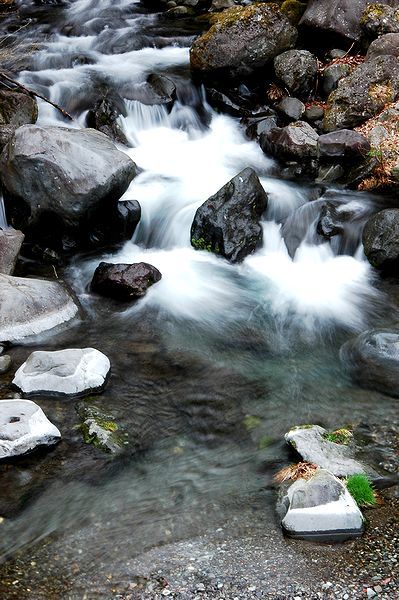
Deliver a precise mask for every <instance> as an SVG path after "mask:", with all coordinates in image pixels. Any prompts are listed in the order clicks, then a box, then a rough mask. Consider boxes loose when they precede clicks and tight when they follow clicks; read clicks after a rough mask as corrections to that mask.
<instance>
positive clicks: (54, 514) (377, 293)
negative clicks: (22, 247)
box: [0, 0, 398, 597]
mask: <svg viewBox="0 0 399 600" xmlns="http://www.w3.org/2000/svg"><path fill="white" fill-rule="evenodd" d="M21 4H22V3H21ZM99 5H100V6H99ZM21 10H22V11H23V13H22V14H23V16H24V18H26V19H29V18H30V16H31V15H33V14H34V15H35V17H38V18H37V19H35V20H34V21H33V22H32V23H31V24H30V25H29V26H28V27H26V29H25V30H24V33H22V32H21V34H20V35H21V36H22V35H23V36H24V42H25V43H31V42H32V43H34V44H35V51H34V52H33V53H32V55H31V56H29V57H28V59H27V65H26V69H25V70H21V72H20V74H19V81H20V82H21V83H23V84H24V85H26V86H28V87H31V88H33V89H35V90H37V91H39V92H40V93H42V94H45V95H47V96H48V97H49V98H50V99H51V100H52V101H53V102H56V103H59V104H60V105H61V106H63V107H64V108H65V109H66V110H67V111H68V112H70V113H71V114H73V116H74V117H75V120H74V121H73V123H72V125H71V123H70V122H68V121H67V120H66V119H65V118H63V117H62V115H60V113H59V112H57V111H56V110H55V109H54V108H53V107H51V106H50V105H48V104H46V103H44V102H41V101H39V119H38V124H46V125H57V126H64V127H71V126H72V127H83V126H85V119H86V116H87V111H88V110H89V108H90V106H91V104H90V101H91V98H93V96H94V95H95V93H96V90H98V89H99V88H101V87H102V86H105V87H106V88H107V89H110V90H113V91H115V92H116V93H118V94H120V95H121V96H122V97H124V98H125V108H126V116H125V117H120V126H121V128H122V129H123V131H124V133H125V135H126V137H127V139H128V141H129V142H130V144H131V147H130V148H127V147H125V146H120V149H121V150H123V151H124V152H126V153H127V154H128V155H129V156H130V157H131V158H132V159H133V160H134V161H135V162H136V164H137V165H138V167H139V168H140V173H139V175H138V176H137V177H136V178H135V179H134V180H133V182H132V183H131V185H130V187H129V189H128V190H127V192H126V193H125V195H124V196H123V199H129V200H133V199H134V200H138V201H139V203H140V205H141V208H142V218H141V222H140V224H139V226H138V228H137V230H136V232H135V234H134V237H133V239H132V240H131V241H129V242H127V243H126V244H124V246H123V247H122V248H120V249H119V250H115V251H114V252H102V253H91V254H89V255H84V256H78V257H75V258H74V259H73V260H72V261H71V262H70V263H69V264H68V266H67V267H66V268H65V269H64V270H63V271H62V272H61V273H58V275H59V276H60V277H62V278H63V279H65V281H66V282H67V283H68V284H69V285H70V286H71V288H72V289H73V291H74V293H75V294H76V296H77V298H78V299H79V302H80V304H81V306H82V311H81V318H80V319H78V320H76V321H74V322H73V323H72V324H69V325H68V327H64V328H63V329H61V330H59V331H56V332H49V333H46V334H45V335H42V336H41V337H40V339H37V340H35V344H34V345H33V343H30V344H25V345H23V344H22V345H19V346H16V347H14V348H12V349H11V355H12V358H13V361H14V366H15V367H17V366H19V365H20V364H21V363H22V361H24V360H25V359H26V357H27V356H28V355H29V354H30V352H32V350H33V349H35V348H38V349H39V348H40V349H61V348H66V347H94V348H97V349H98V350H101V351H102V352H104V353H105V354H106V355H107V356H108V357H109V358H110V361H111V365H112V376H111V378H110V381H109V384H108V386H107V387H106V389H105V391H104V393H102V394H101V395H99V396H96V397H93V398H89V399H88V400H87V401H88V402H92V403H94V404H95V405H96V406H98V407H99V408H101V409H102V410H104V411H105V412H107V413H108V414H110V415H112V417H113V418H114V419H115V421H116V422H117V423H118V424H119V425H120V426H121V427H122V428H123V430H124V431H126V432H127V439H128V445H127V450H126V453H125V454H124V455H123V456H122V457H118V458H112V457H110V456H109V455H105V454H103V453H101V452H100V451H99V450H97V449H95V448H93V447H92V446H88V445H85V444H84V442H83V440H82V437H81V433H80V431H79V429H78V428H77V427H78V424H79V417H78V414H77V412H76V411H75V401H72V400H65V399H57V400H55V399H49V398H44V399H43V401H40V402H39V404H40V406H41V407H42V408H43V410H44V411H45V412H46V414H47V415H48V416H49V418H50V419H51V421H52V422H53V423H55V424H56V425H57V427H59V429H60V430H61V432H62V435H63V440H62V442H61V443H60V444H59V445H58V446H57V447H55V448H54V449H53V450H52V451H50V452H46V453H43V454H38V455H32V456H29V457H25V458H22V459H19V460H18V461H15V463H14V464H11V466H10V465H7V466H4V465H1V467H0V476H1V480H2V483H1V498H0V515H3V516H4V517H5V519H6V520H5V522H4V523H3V524H2V525H1V527H2V531H1V540H0V560H1V559H4V558H6V557H10V556H12V555H13V554H14V553H15V552H17V551H19V550H21V549H25V550H26V549H29V548H30V547H32V546H33V545H34V544H37V543H40V544H42V543H44V541H45V540H47V539H48V538H47V536H49V535H50V534H52V535H56V536H57V538H56V539H57V540H58V541H57V542H56V543H55V546H56V547H60V548H61V553H62V551H64V552H65V556H68V551H67V548H70V547H72V546H73V547H76V548H77V547H79V554H80V555H81V561H82V564H84V565H85V566H84V568H85V569H86V571H87V570H90V569H91V570H92V571H98V572H99V573H102V574H104V576H105V574H108V572H109V571H110V570H111V571H112V569H113V568H114V564H115V560H116V558H115V553H117V555H118V561H119V562H120V563H122V562H126V561H127V560H128V558H129V559H130V558H133V557H135V556H138V555H139V554H140V553H142V552H144V551H147V550H148V549H150V548H153V547H156V546H160V545H163V544H167V543H172V542H177V541H178V540H189V539H191V538H193V537H194V536H199V535H201V534H202V533H204V532H205V531H208V530H209V529H213V528H214V529H215V530H216V529H217V528H218V527H221V526H222V525H223V523H226V522H227V523H228V522H230V523H231V522H233V521H234V522H235V523H236V524H237V531H239V529H240V528H239V524H240V515H243V517H242V518H243V519H245V521H246V522H247V520H248V514H252V515H253V517H252V518H253V519H254V520H256V519H258V516H257V515H258V513H260V512H261V513H262V523H263V524H264V525H265V526H266V527H268V526H270V527H275V526H276V523H277V518H276V516H275V514H274V505H275V495H274V490H273V485H272V478H273V474H274V473H275V471H276V470H277V469H278V468H279V467H280V466H284V465H286V464H287V462H288V461H289V460H290V457H289V453H288V450H287V449H286V448H285V445H284V440H283V436H284V433H285V432H286V431H287V430H288V429H289V428H290V427H291V426H293V425H296V424H300V423H309V422H311V423H319V424H321V425H323V426H325V427H327V428H331V429H335V428H338V427H340V426H343V425H346V424H351V425H353V426H355V427H357V426H359V425H365V424H366V425H373V426H374V425H375V426H377V427H383V426H388V425H392V424H395V425H397V424H398V414H397V400H395V399H394V398H390V397H388V396H385V395H383V394H380V393H378V392H373V391H368V390H362V389H360V388H358V387H357V386H355V385H354V384H352V383H351V381H350V379H349V378H348V376H347V375H346V373H345V370H344V368H343V366H342V365H341V364H340V360H339V348H340V346H341V345H342V344H343V343H344V342H345V341H346V340H348V339H349V338H350V337H351V336H353V335H355V334H356V333H358V332H361V331H364V330H365V329H368V328H372V327H375V326H376V327H381V326H387V327H392V326H395V325H396V324H397V322H398V309H397V305H396V296H397V290H396V286H395V284H394V283H392V282H390V281H384V282H378V281H377V279H376V276H375V274H374V273H373V270H372V268H371V266H370V265H369V263H368V262H367V261H366V259H365V258H364V256H363V252H362V247H361V243H360V239H361V230H362V226H363V224H364V222H365V220H366V219H367V217H368V215H370V213H371V212H373V210H375V205H376V204H378V205H382V206H383V205H384V204H386V203H388V200H387V199H382V198H378V197H374V196H372V195H369V194H367V193H360V192H352V191H347V190H340V189H330V190H328V191H327V192H326V194H329V195H330V197H331V198H334V199H336V200H338V201H339V202H340V210H343V211H349V212H350V213H351V214H352V215H354V216H353V218H352V219H351V224H350V226H348V228H347V229H346V230H345V233H344V234H343V235H342V236H337V237H336V238H333V240H332V241H331V242H329V241H326V240H325V239H323V238H321V237H320V236H319V235H318V234H317V231H316V224H317V218H316V217H315V214H314V212H312V208H309V207H310V206H311V204H312V203H310V202H309V201H310V200H312V201H313V203H317V202H319V200H314V193H315V191H314V186H308V185H307V184H303V185H301V184H299V183H292V182H290V181H286V180H283V179H281V178H280V177H279V176H278V167H277V165H276V163H275V162H274V161H273V160H272V159H270V158H268V157H266V156H265V155H264V154H263V152H262V151H261V149H260V147H259V145H258V144H257V143H256V142H254V141H249V140H248V138H247V137H246V136H245V128H244V127H243V126H242V125H241V124H240V122H239V120H238V119H235V118H233V117H230V116H227V115H224V114H220V113H217V112H215V111H214V110H213V109H212V108H211V106H210V105H209V104H208V103H207V99H206V92H205V90H204V89H203V88H201V87H197V86H195V85H194V84H193V83H192V81H191V79H190V70H189V46H190V43H191V41H192V39H193V36H194V35H196V34H198V33H199V30H198V25H196V24H195V22H194V23H193V20H190V19H183V20H179V21H167V20H165V18H164V17H162V16H161V15H160V14H156V13H155V14H154V13H151V12H150V11H148V10H147V9H145V8H143V6H142V5H141V4H140V3H139V2H135V1H134V0H133V1H132V0H102V1H101V3H99V2H98V1H96V0H76V1H74V2H72V3H70V4H69V5H66V6H62V5H61V6H59V5H57V4H55V5H43V6H42V7H40V8H38V7H37V6H36V5H34V4H33V3H29V2H24V3H23V8H21ZM196 27H197V28H196ZM17 35H18V34H17ZM150 73H158V74H164V75H167V76H168V77H171V78H172V79H173V81H174V82H175V83H176V86H177V101H176V102H175V103H174V105H173V108H172V110H171V111H168V110H167V109H166V108H165V107H163V106H156V105H155V106H154V105H153V106H151V105H145V104H142V103H140V102H138V101H136V100H132V99H129V89H132V88H133V87H134V86H137V85H139V84H141V83H142V82H144V81H145V80H146V77H147V76H148V75H149V74H150ZM245 167H252V168H253V169H255V170H256V172H257V173H258V175H259V177H260V179H261V182H262V185H263V186H264V188H265V190H266V191H267V193H268V195H269V205H268V208H267V211H266V213H265V214H264V216H263V221H262V226H263V230H264V243H263V247H262V248H261V249H260V250H258V251H257V252H256V253H255V254H253V255H251V256H249V257H248V258H247V259H246V260H244V262H243V263H241V264H239V265H231V264H229V263H228V262H227V261H225V260H223V259H221V258H219V257H217V256H215V255H213V254H210V253H208V252H199V251H196V250H194V249H193V248H192V247H191V245H190V226H191V223H192V220H193V217H194V214H195V211H196V209H197V208H198V207H199V206H200V205H201V204H202V203H203V202H204V201H205V200H206V199H207V198H208V197H209V196H211V195H212V194H214V193H215V192H216V191H217V190H218V189H219V188H220V187H222V186H223V185H224V184H225V183H226V182H227V181H228V180H229V179H231V178H232V177H233V176H235V175H236V174H237V173H238V172H239V171H241V170H242V169H244V168H245ZM3 221H4V215H3V211H2V205H0V224H1V222H3ZM283 235H284V237H285V239H286V241H284V238H283ZM286 242H287V243H286ZM289 244H291V245H292V247H293V248H294V251H295V254H294V258H291V256H290V254H289V252H288V250H287V245H289ZM101 260H106V261H108V262H113V263H133V262H140V261H145V262H148V263H150V264H152V265H154V266H155V267H157V268H158V269H159V270H160V271H161V273H162V280H161V281H160V282H159V283H158V284H156V285H154V286H153V287H151V288H150V290H149V291H148V293H147V295H146V296H145V298H143V299H142V300H140V301H138V302H137V303H135V304H133V305H129V306H125V305H121V304H119V305H118V304H116V303H113V302H112V301H108V300H106V299H104V298H100V297H96V296H94V295H93V294H91V293H90V290H89V284H90V281H91V278H92V275H93V272H94V270H95V268H96V267H97V265H98V264H99V262H100V261H101ZM33 273H34V266H32V274H33ZM49 275H51V272H49ZM10 378H11V375H5V376H2V377H0V397H1V398H7V397H9V394H10V392H9V388H8V385H9V383H10ZM392 452H394V450H393V449H392ZM378 459H379V457H378V455H376V460H377V461H378ZM385 459H386V460H389V455H387V456H385ZM248 511H249V513H248ZM244 515H245V516H244ZM249 522H250V519H249ZM242 535H245V533H244V534H242ZM74 544H75V546H74ZM62 548H64V550H62ZM96 557H97V558H96ZM79 560H80V559H77V562H78V563H79ZM95 561H97V562H95ZM82 568H83V567H82ZM52 574H53V572H52V571H51V567H50V566H49V577H51V576H53V575H52ZM82 585H83V584H82V582H80V583H79V584H78V583H76V586H77V587H76V590H78V591H79V593H80V592H83V591H84V590H83V588H82V587H79V586H82ZM76 590H75V591H76ZM49 597H50V596H49ZM71 597H72V596H71ZM77 597H78V596H77Z"/></svg>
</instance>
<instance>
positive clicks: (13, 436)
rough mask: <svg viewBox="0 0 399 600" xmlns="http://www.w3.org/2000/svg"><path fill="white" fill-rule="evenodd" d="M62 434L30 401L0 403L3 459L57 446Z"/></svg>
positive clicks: (1, 452) (0, 447)
mask: <svg viewBox="0 0 399 600" xmlns="http://www.w3.org/2000/svg"><path fill="white" fill-rule="evenodd" d="M60 438H61V434H60V432H59V430H58V429H57V427H55V425H53V424H52V423H51V422H50V421H49V420H48V418H47V417H46V415H45V414H44V412H43V411H42V409H41V408H40V406H38V405H37V404H35V402H31V401H30V400H0V459H4V458H10V457H11V456H18V455H20V454H26V453H27V452H31V451H32V450H34V449H35V448H36V447H37V446H51V445H52V444H55V443H57V442H58V441H59V440H60Z"/></svg>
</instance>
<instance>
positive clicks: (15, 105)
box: [0, 90, 37, 129]
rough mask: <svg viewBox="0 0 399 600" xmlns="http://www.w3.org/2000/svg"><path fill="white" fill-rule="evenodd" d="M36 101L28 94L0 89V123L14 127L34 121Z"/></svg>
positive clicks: (35, 117)
mask: <svg viewBox="0 0 399 600" xmlns="http://www.w3.org/2000/svg"><path fill="white" fill-rule="evenodd" d="M36 119H37V103H36V100H35V99H34V98H32V97H31V96H28V94H22V93H20V92H14V91H11V90H10V91H6V90H0V125H11V126H12V127H14V128H15V129H16V128H17V127H21V125H26V124H28V123H36Z"/></svg>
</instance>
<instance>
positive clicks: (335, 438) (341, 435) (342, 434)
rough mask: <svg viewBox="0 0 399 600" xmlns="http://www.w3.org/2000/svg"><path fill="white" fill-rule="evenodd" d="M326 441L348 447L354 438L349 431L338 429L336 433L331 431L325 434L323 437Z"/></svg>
mask: <svg viewBox="0 0 399 600" xmlns="http://www.w3.org/2000/svg"><path fill="white" fill-rule="evenodd" d="M323 437H324V439H325V440H327V441H329V442H333V443H334V444H341V445H343V446H348V444H349V443H350V442H351V440H352V438H353V434H352V432H351V431H350V430H349V429H345V428H342V429H336V431H331V432H329V433H325V434H324V435H323Z"/></svg>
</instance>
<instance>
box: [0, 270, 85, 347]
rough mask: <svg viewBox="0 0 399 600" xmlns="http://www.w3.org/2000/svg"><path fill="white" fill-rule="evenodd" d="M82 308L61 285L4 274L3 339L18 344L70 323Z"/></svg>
mask: <svg viewBox="0 0 399 600" xmlns="http://www.w3.org/2000/svg"><path fill="white" fill-rule="evenodd" d="M77 312H78V307H77V305H76V304H75V302H74V301H73V299H72V297H71V296H70V295H69V293H68V292H67V291H66V289H65V288H64V287H63V286H62V285H61V284H60V283H58V282H55V281H45V280H42V279H28V278H23V277H12V276H11V275H3V274H0V340H1V341H2V342H16V341H19V340H22V339H23V338H26V337H30V336H33V335H37V334H39V333H42V332H43V331H48V330H49V329H52V328H53V327H56V326H58V325H60V324H61V323H65V322H66V321H70V320H71V319H72V318H73V317H75V316H76V314H77Z"/></svg>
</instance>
